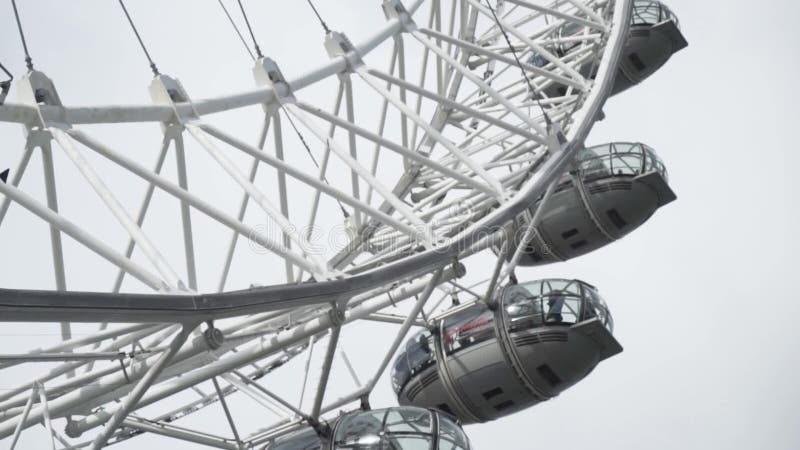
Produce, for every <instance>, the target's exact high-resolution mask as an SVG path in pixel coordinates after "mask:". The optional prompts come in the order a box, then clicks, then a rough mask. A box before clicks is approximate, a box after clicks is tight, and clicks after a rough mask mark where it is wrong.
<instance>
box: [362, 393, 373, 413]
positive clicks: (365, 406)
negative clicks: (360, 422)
mask: <svg viewBox="0 0 800 450" xmlns="http://www.w3.org/2000/svg"><path fill="white" fill-rule="evenodd" d="M360 400H361V404H360V405H359V407H360V408H361V410H362V411H369V410H371V409H372V406H370V404H369V394H364V395H362V396H361V399H360Z"/></svg>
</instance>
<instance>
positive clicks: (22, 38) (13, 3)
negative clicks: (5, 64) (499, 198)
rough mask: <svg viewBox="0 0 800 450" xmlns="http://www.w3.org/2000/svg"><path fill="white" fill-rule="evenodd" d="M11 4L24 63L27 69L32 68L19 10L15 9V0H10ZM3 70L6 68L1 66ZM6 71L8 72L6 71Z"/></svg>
mask: <svg viewBox="0 0 800 450" xmlns="http://www.w3.org/2000/svg"><path fill="white" fill-rule="evenodd" d="M11 6H12V7H14V17H15V18H16V19H17V28H18V29H19V37H20V39H21V40H22V49H23V50H24V51H25V65H26V66H28V70H33V60H32V59H31V54H30V52H28V43H27V42H26V41H25V33H24V32H23V31H22V21H21V20H20V18H19V11H18V10H17V0H11ZM3 70H4V71H5V70H6V69H5V68H3ZM6 73H8V72H7V71H6ZM9 75H10V74H9Z"/></svg>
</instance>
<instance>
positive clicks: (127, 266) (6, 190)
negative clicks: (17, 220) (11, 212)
mask: <svg viewBox="0 0 800 450" xmlns="http://www.w3.org/2000/svg"><path fill="white" fill-rule="evenodd" d="M0 193H2V194H4V195H6V196H7V197H9V198H10V199H12V200H13V201H15V202H16V203H18V204H19V205H20V206H22V207H23V208H25V209H27V210H28V211H30V212H32V213H34V214H36V215H37V216H39V218H41V219H42V220H44V221H46V222H48V223H50V224H53V225H54V226H55V227H56V228H58V229H59V230H61V231H63V232H64V233H66V234H67V235H68V236H70V237H71V238H73V239H75V240H76V241H78V242H80V243H81V244H83V245H84V246H86V247H87V248H88V249H89V250H91V251H93V252H95V253H97V254H98V255H100V256H102V257H103V258H105V259H106V260H108V261H109V262H111V263H112V264H114V265H116V266H117V267H119V268H121V269H123V270H125V271H126V272H128V273H130V274H131V275H133V276H134V277H136V279H138V280H139V281H141V282H142V283H144V284H146V285H148V286H150V288H152V289H153V290H156V291H161V290H165V289H167V285H165V284H164V281H162V280H161V278H159V277H157V276H155V275H154V274H152V273H150V272H148V271H147V270H145V269H144V268H142V267H140V266H139V265H138V264H136V263H134V262H133V261H131V260H130V259H128V258H126V257H125V256H123V255H122V254H120V253H117V251H116V250H114V249H113V248H111V247H109V246H108V245H106V244H105V243H103V242H102V241H100V240H98V239H97V238H95V237H94V236H93V235H91V234H90V233H88V232H86V231H85V230H84V229H83V228H81V227H79V226H77V225H75V224H74V223H72V222H70V221H69V220H67V219H65V218H63V217H62V216H60V215H59V214H56V213H55V212H53V211H51V210H50V209H49V208H47V207H45V206H44V205H42V204H40V203H39V202H37V201H36V200H34V199H33V197H31V196H29V195H28V194H26V193H25V192H23V191H21V190H19V189H17V188H16V187H14V186H12V185H10V184H5V183H0Z"/></svg>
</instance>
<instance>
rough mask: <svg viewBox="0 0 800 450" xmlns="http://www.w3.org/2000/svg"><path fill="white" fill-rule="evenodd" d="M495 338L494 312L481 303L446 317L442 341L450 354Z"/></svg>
mask: <svg viewBox="0 0 800 450" xmlns="http://www.w3.org/2000/svg"><path fill="white" fill-rule="evenodd" d="M492 338H494V313H493V312H492V311H490V310H489V308H487V307H486V305H484V304H482V303H480V304H475V305H473V306H471V307H469V308H467V309H464V310H462V311H459V312H457V313H455V314H453V315H450V316H448V317H446V318H445V319H444V322H443V326H442V341H443V343H444V348H445V352H446V353H447V354H448V355H449V354H452V353H454V352H457V351H459V350H462V349H464V348H467V347H470V346H472V345H475V344H477V343H480V342H484V341H486V340H489V339H492Z"/></svg>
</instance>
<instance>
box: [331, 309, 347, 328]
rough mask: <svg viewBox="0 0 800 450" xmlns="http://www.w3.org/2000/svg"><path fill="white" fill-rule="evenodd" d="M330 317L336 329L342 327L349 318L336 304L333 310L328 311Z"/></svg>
mask: <svg viewBox="0 0 800 450" xmlns="http://www.w3.org/2000/svg"><path fill="white" fill-rule="evenodd" d="M328 317H329V318H330V320H331V325H333V326H335V327H339V326H342V325H343V324H344V321H345V319H346V318H347V317H346V316H345V314H344V309H343V308H339V307H338V306H336V304H333V305H331V309H330V311H328Z"/></svg>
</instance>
